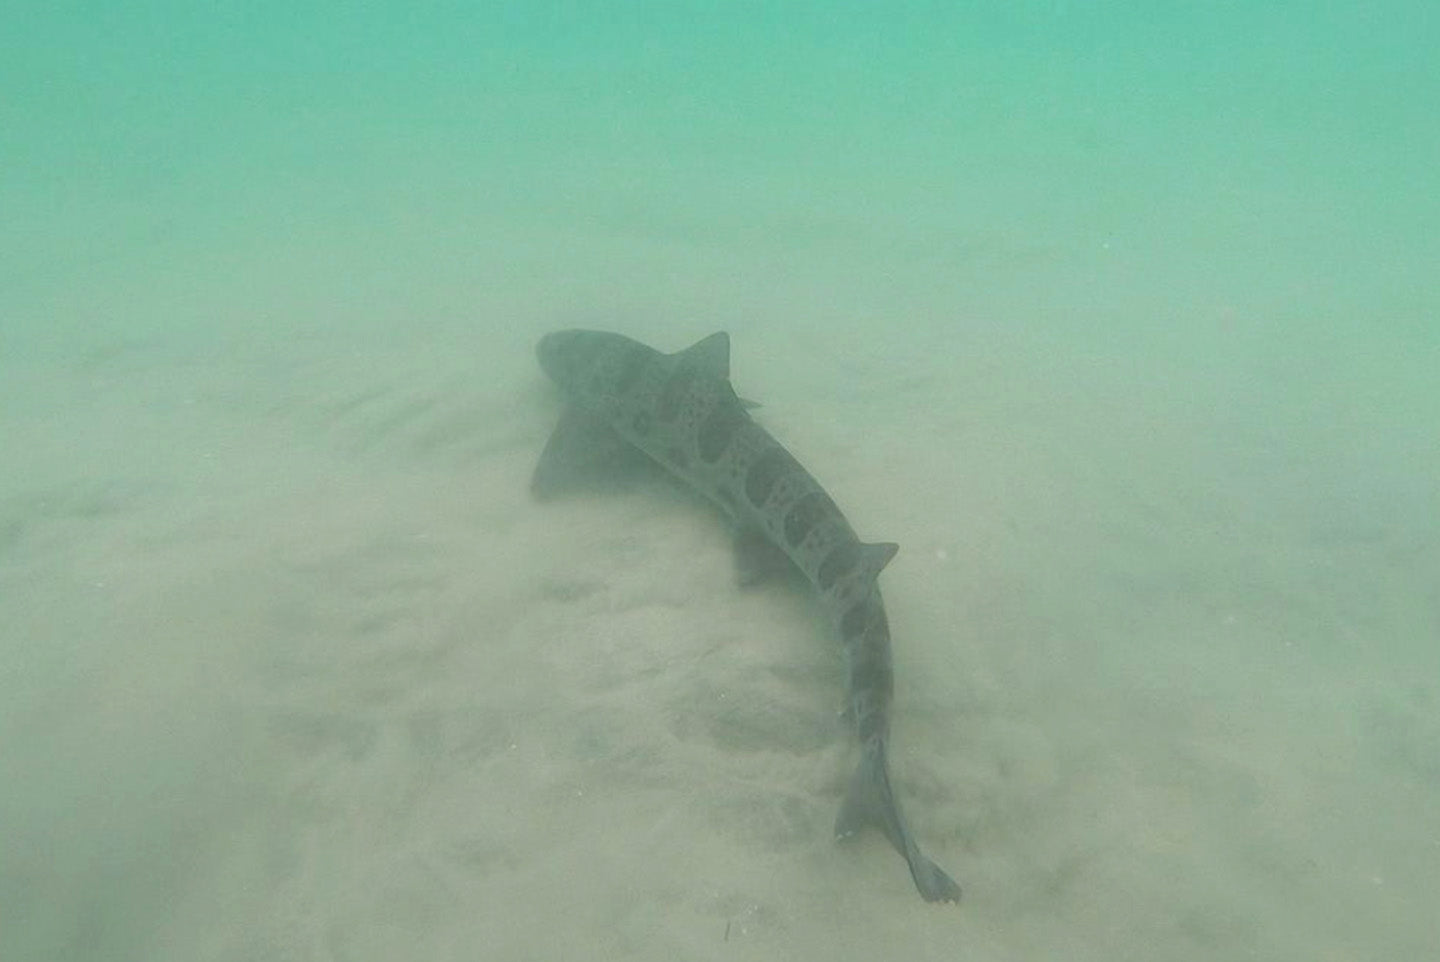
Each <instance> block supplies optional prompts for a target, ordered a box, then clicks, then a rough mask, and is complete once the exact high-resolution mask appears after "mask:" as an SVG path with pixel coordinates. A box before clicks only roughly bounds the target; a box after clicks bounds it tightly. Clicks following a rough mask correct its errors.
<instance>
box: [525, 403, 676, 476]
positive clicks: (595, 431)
mask: <svg viewBox="0 0 1440 962" xmlns="http://www.w3.org/2000/svg"><path fill="white" fill-rule="evenodd" d="M648 461H649V458H647V457H646V456H645V455H644V454H642V453H641V452H640V451H638V450H637V449H636V448H635V447H633V446H632V445H630V444H628V443H627V442H626V441H625V439H624V438H622V437H620V435H619V434H617V433H615V429H614V428H612V427H611V426H610V425H609V424H607V423H606V422H605V421H604V419H602V418H600V417H599V416H597V415H595V414H592V413H590V412H588V411H584V410H581V409H580V408H575V407H569V408H566V409H565V410H564V411H563V412H562V413H561V415H560V422H559V423H558V424H556V425H555V430H554V431H552V432H551V434H550V439H549V440H548V441H546V442H545V450H543V451H541V452H540V461H539V462H538V463H537V464H536V465H535V473H534V474H533V475H531V477H530V492H531V494H533V495H534V496H535V497H537V498H541V499H545V498H550V497H554V496H555V495H558V494H563V493H565V492H567V491H572V490H576V489H586V488H591V487H598V486H601V485H603V484H606V483H610V484H613V483H617V482H619V481H621V480H626V479H628V478H630V477H631V476H633V475H635V474H637V473H638V472H639V471H640V470H641V468H642V465H644V464H645V463H646V462H648Z"/></svg>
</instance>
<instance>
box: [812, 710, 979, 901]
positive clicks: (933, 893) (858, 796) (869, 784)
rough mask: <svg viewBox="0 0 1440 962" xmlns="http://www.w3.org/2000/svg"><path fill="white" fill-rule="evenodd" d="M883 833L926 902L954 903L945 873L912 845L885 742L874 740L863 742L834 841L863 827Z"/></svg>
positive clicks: (955, 889)
mask: <svg viewBox="0 0 1440 962" xmlns="http://www.w3.org/2000/svg"><path fill="white" fill-rule="evenodd" d="M871 825H873V826H875V827H877V828H879V829H880V830H881V831H882V832H884V833H885V837H886V838H888V839H889V840H890V844H891V845H893V846H894V847H895V851H897V852H899V853H900V855H901V856H902V857H903V858H904V859H905V862H906V864H907V865H909V866H910V877H911V878H913V879H914V880H915V887H916V888H917V889H919V890H920V895H921V896H922V897H923V898H924V899H925V901H927V902H957V901H959V899H960V886H959V885H957V884H956V883H955V880H954V879H952V878H951V877H950V876H949V875H947V874H945V870H944V869H942V868H941V867H940V866H938V865H936V864H935V863H934V862H932V861H930V860H929V859H928V858H926V857H925V856H924V854H922V853H921V851H920V846H919V845H917V844H915V839H914V838H913V837H911V835H910V830H909V829H908V828H907V827H906V826H905V820H904V818H903V817H901V815H900V806H899V804H898V803H897V802H896V800H895V793H894V792H893V791H892V790H891V788H890V767H889V764H888V763H887V762H886V758H885V739H884V738H883V737H880V736H874V737H871V738H869V739H867V740H866V741H865V747H864V753H863V755H862V756H861V758H860V766H859V767H858V768H857V769H855V774H854V775H853V776H851V778H850V788H849V790H848V791H847V792H846V795H845V803H844V804H843V805H841V806H840V815H839V817H837V818H836V819H835V836H836V838H841V839H844V838H849V837H850V836H852V835H854V834H856V833H857V832H859V831H860V830H861V829H863V828H866V827H867V826H871Z"/></svg>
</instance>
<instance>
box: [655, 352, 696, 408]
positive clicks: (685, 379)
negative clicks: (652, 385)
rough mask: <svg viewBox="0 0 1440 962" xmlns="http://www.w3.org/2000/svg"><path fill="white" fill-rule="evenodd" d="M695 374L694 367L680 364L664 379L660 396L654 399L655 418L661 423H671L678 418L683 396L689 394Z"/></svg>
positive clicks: (683, 399)
mask: <svg viewBox="0 0 1440 962" xmlns="http://www.w3.org/2000/svg"><path fill="white" fill-rule="evenodd" d="M695 374H696V371H695V368H694V367H692V366H690V365H689V364H682V365H680V366H679V367H677V368H676V369H675V370H674V372H673V373H671V375H670V376H669V377H668V378H666V380H665V386H664V387H662V388H661V389H660V395H659V397H657V398H656V399H655V416H656V417H657V418H659V419H660V420H661V421H673V420H675V418H676V417H677V416H679V414H680V407H681V405H682V404H683V402H684V401H685V396H686V395H687V394H689V393H690V386H691V385H692V384H693V383H694V382H695Z"/></svg>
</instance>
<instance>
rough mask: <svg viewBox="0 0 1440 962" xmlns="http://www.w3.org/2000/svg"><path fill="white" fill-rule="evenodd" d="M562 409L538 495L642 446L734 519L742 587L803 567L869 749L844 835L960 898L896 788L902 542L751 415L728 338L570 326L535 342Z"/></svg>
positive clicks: (847, 805)
mask: <svg viewBox="0 0 1440 962" xmlns="http://www.w3.org/2000/svg"><path fill="white" fill-rule="evenodd" d="M536 354H537V356H538V359H539V361H540V366H541V368H542V369H543V370H544V371H545V373H546V374H547V375H548V376H549V377H550V379H551V380H552V381H554V382H555V384H556V386H557V387H558V388H559V389H560V393H561V395H562V397H563V400H564V408H563V412H562V414H561V417H560V421H559V423H558V424H557V426H556V427H555V430H554V433H552V434H551V436H550V439H549V440H548V441H547V442H546V444H545V448H544V451H543V452H542V454H541V456H540V461H539V463H538V465H537V466H536V468H535V473H534V475H533V477H532V480H531V490H532V492H533V494H534V495H535V496H536V497H538V498H542V499H543V498H548V497H552V496H554V495H556V494H559V493H562V492H563V491H565V490H566V488H567V487H568V486H570V485H571V484H572V483H573V481H574V479H575V478H576V477H583V476H585V474H586V473H587V472H590V471H598V472H599V473H601V474H603V473H604V472H605V471H606V470H608V469H610V468H613V467H614V466H615V465H616V464H618V463H622V462H623V461H624V459H625V458H627V457H631V456H634V455H635V454H636V452H639V454H640V456H642V459H644V458H648V459H649V461H652V462H654V463H656V464H658V465H660V466H661V467H663V468H664V469H666V470H667V471H668V472H669V473H670V474H673V475H674V476H676V477H677V478H679V479H680V480H681V481H682V482H684V483H685V484H686V485H687V486H689V487H690V488H692V489H694V490H695V491H696V492H698V493H699V494H701V495H703V496H704V497H705V498H707V499H708V500H710V501H711V502H713V503H714V504H715V506H716V507H718V508H719V510H720V511H721V513H722V514H724V516H725V517H726V518H727V519H728V520H729V522H730V523H731V524H732V525H733V527H734V529H735V532H736V546H737V549H738V550H737V560H738V561H739V566H740V574H741V580H742V581H744V582H753V581H757V580H760V579H761V578H763V577H765V576H767V575H768V574H773V573H775V572H776V571H777V570H779V569H780V568H785V567H790V566H793V568H794V569H798V571H799V572H800V573H801V574H803V575H804V578H805V580H806V581H808V582H809V584H810V585H811V586H812V587H813V588H814V590H815V592H816V593H817V594H818V595H819V598H820V603H821V605H822V607H823V608H824V610H825V613H826V615H827V616H828V619H829V621H830V622H831V624H832V625H833V627H834V629H835V631H836V633H837V634H838V635H839V636H840V640H841V642H842V643H843V645H844V651H845V664H846V679H847V685H846V688H847V699H846V709H845V716H846V717H847V719H848V721H849V723H850V724H851V725H852V726H853V727H854V730H855V734H856V736H857V737H858V739H859V742H860V749H861V755H860V763H859V766H858V767H857V768H856V770H855V773H854V775H853V776H852V777H851V779H850V783H849V787H848V789H847V792H846V796H845V800H844V802H843V804H842V805H841V808H840V814H839V816H838V817H837V818H836V821H835V834H836V837H837V838H848V837H850V836H852V835H855V834H856V833H857V832H859V831H861V830H862V829H864V828H867V827H872V826H873V827H876V828H879V829H880V831H881V832H883V833H884V835H885V837H886V838H887V839H889V841H890V844H891V845H893V846H894V847H895V850H896V851H897V852H899V853H900V855H901V856H902V857H903V858H904V859H905V862H906V864H907V865H908V866H909V868H910V875H911V877H912V878H913V879H914V881H915V887H916V888H917V889H918V890H919V892H920V894H921V895H922V896H923V897H924V898H925V899H926V900H927V901H930V902H955V901H958V899H959V897H960V886H959V885H957V884H956V883H955V881H954V880H953V879H952V878H951V877H950V876H949V875H947V874H946V873H945V871H944V870H943V869H941V868H940V867H939V866H938V865H936V864H935V863H934V862H932V861H930V859H928V858H926V857H925V855H924V854H923V853H922V852H921V851H920V846H919V845H918V844H917V843H916V841H915V838H914V836H913V835H912V834H911V832H910V829H909V827H908V825H907V823H906V821H905V818H904V816H903V815H902V814H901V809H900V803H899V801H898V799H897V798H896V797H895V792H894V789H893V788H892V786H891V781H890V766H889V762H888V759H887V752H888V749H887V745H888V742H889V733H890V701H891V697H892V693H893V690H894V671H893V669H892V667H891V656H890V628H889V623H888V621H887V620H886V617H885V604H884V602H883V601H882V599H881V597H880V588H879V586H878V584H877V576H878V575H879V574H880V572H881V570H882V569H884V567H885V566H886V565H887V564H889V562H890V559H892V558H893V557H895V552H896V551H897V550H898V546H897V545H895V544H891V543H873V544H872V543H865V542H862V541H861V540H860V539H859V537H857V536H856V534H855V531H854V529H852V528H851V526H850V523H849V522H848V521H847V520H846V519H845V516H844V515H843V514H842V513H841V512H840V509H839V508H838V507H836V505H835V502H834V501H833V500H832V499H831V497H830V495H829V494H827V493H826V492H825V489H824V488H822V487H821V486H820V483H819V482H818V481H816V480H815V478H814V477H812V476H811V474H810V472H808V471H806V470H805V468H803V467H801V465H800V463H799V462H798V461H797V460H796V459H795V458H794V456H793V455H791V454H790V452H789V451H787V450H786V449H785V448H784V447H783V446H782V445H781V444H780V442H778V441H776V440H775V438H773V437H771V435H770V433H769V432H768V431H766V430H765V429H764V428H763V427H761V426H760V425H759V424H758V423H756V421H755V420H754V418H752V417H751V415H750V413H749V410H748V409H749V408H750V407H752V406H753V405H751V404H750V403H749V402H746V401H744V400H742V399H741V398H740V397H738V396H737V395H736V393H735V390H734V388H733V387H731V384H730V338H729V335H727V334H726V333H725V332H723V331H721V332H717V333H715V334H711V335H710V336H709V337H706V338H704V339H702V340H701V341H699V342H698V343H696V344H694V345H692V346H691V347H689V348H687V349H685V350H683V351H679V352H676V353H674V354H665V353H662V352H660V351H657V350H655V349H654V348H651V347H648V346H646V345H644V344H641V343H640V342H638V341H634V340H631V339H630V338H628V337H625V336H623V335H621V334H612V333H609V332H605V331H589V330H567V331H556V332H554V333H551V334H547V335H545V336H544V337H543V338H542V339H541V340H540V342H539V344H538V345H537V347H536Z"/></svg>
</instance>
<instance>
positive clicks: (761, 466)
mask: <svg viewBox="0 0 1440 962" xmlns="http://www.w3.org/2000/svg"><path fill="white" fill-rule="evenodd" d="M799 467H800V465H799V464H798V463H797V462H796V461H795V458H794V457H793V456H792V455H791V454H790V452H789V451H786V450H785V449H784V448H782V447H780V446H779V445H778V444H777V445H775V447H773V448H771V449H770V450H768V451H766V452H765V453H764V454H762V455H760V457H759V458H757V459H756V460H755V463H754V464H752V465H750V470H749V471H748V472H747V473H746V475H745V497H747V498H749V499H750V503H751V504H753V505H754V506H755V507H757V508H758V507H760V506H761V505H763V504H764V503H765V501H766V499H768V498H769V497H770V492H772V491H774V490H775V484H776V482H778V481H779V480H780V479H781V478H782V477H784V476H785V475H786V474H787V473H789V472H790V471H792V470H794V469H797V468H799Z"/></svg>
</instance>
